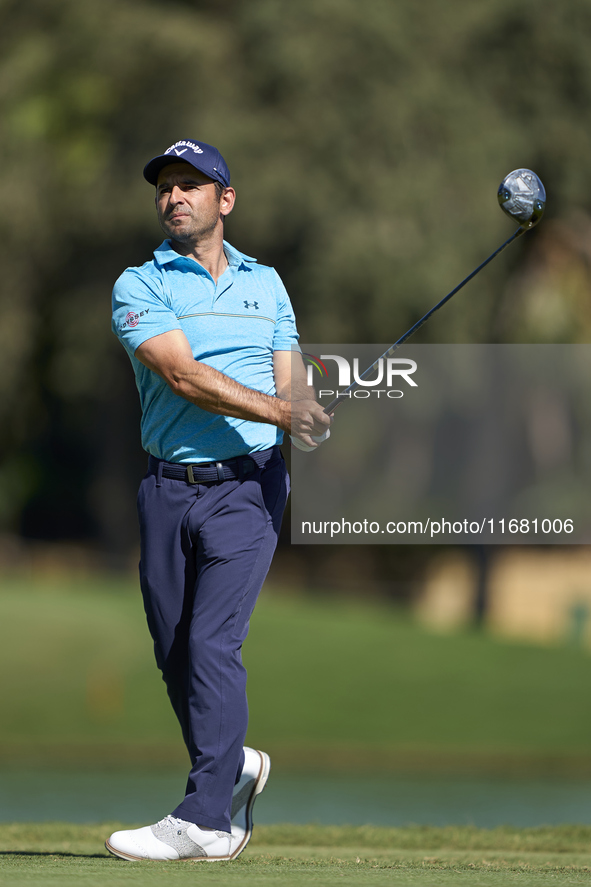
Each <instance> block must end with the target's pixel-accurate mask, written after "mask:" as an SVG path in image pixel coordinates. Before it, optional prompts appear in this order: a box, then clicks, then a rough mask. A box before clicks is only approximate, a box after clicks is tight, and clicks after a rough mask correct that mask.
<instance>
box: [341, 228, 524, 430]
mask: <svg viewBox="0 0 591 887" xmlns="http://www.w3.org/2000/svg"><path fill="white" fill-rule="evenodd" d="M527 230H528V229H527V228H523V227H521V226H519V228H518V229H517V231H515V232H514V233H513V234H512V235H511V237H509V238H508V239H507V240H506V241H505V242H504V243H503V244H502V245H501V246H500V247H499V248H498V249H496V250H495V251H494V253H491V254H490V256H489V257H488V259H485V260H484V262H482V264H480V265H479V266H478V268H475V269H474V271H472V273H471V274H469V275H468V276H467V277H465V278H464V279H463V280H462V282H461V283H459V284H458V285H457V286H456V288H455V289H453V290H452V291H451V292H450V293H448V294H447V296H444V297H443V299H441V301H440V302H437V304H436V305H434V306H433V308H431V310H430V311H427V313H426V314H424V315H423V317H421V319H420V320H417V322H416V323H415V324H414V326H411V328H410V329H409V330H407V331H406V332H405V333H404V335H402V336H401V337H400V338H399V339H398V340H397V341H396V342H394V344H393V345H390V347H389V348H388V350H387V351H384V353H383V354H382V355H381V356H380V357H378V358H377V360H375V361H374V362H373V363H372V365H371V366H369V367H368V368H367V369H366V370H364V372H363V373H362V374H361V376H360V377H359V379H360V381H358V382H357V381H356V382H352V383H351V384H350V385H349V387H348V388H345V390H344V391H342V392H341V393H340V394H339V395H337V397H335V399H334V400H331V402H330V403H329V404H328V406H327V407H325V408H324V412H325V413H332V412H334V410H336V408H337V407H338V405H339V404H340V403H342V402H343V401H344V400H345V398H347V397H348V396H349V394H350V393H351V392H352V391H355V389H356V388H359V385H360V384H361V381H362V380H363V379H365V378H366V376H369V374H370V373H371V372H372V371H373V370H375V369H376V367H377V366H378V364H379V362H380V360H385V358H387V357H392V355H393V354H394V352H395V351H396V349H397V348H399V347H400V345H403V344H404V343H405V342H406V340H407V339H410V337H411V336H412V335H413V333H416V331H417V330H418V329H420V327H422V325H423V324H424V323H425V322H426V321H427V320H429V318H430V317H431V315H432V314H435V312H436V311H438V310H439V308H441V307H442V306H443V305H445V303H446V302H449V300H450V299H451V297H452V296H455V294H456V293H457V292H459V290H461V289H462V287H463V286H465V285H466V284H467V283H469V281H471V280H472V278H473V277H476V275H477V274H478V272H479V271H482V269H483V268H484V267H486V265H488V263H489V262H492V260H493V259H494V258H495V257H496V256H498V255H499V253H502V252H503V250H504V249H506V248H507V247H508V246H509V244H510V243H513V241H514V240H517V238H518V237H520V236H521V235H522V234H523V233H524V231H527Z"/></svg>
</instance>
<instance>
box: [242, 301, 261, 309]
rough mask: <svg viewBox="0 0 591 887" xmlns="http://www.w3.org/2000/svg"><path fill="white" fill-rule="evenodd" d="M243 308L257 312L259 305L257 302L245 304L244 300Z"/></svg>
mask: <svg viewBox="0 0 591 887" xmlns="http://www.w3.org/2000/svg"><path fill="white" fill-rule="evenodd" d="M244 307H245V308H256V309H257V311H258V310H259V303H258V302H247V301H246V299H245V300H244Z"/></svg>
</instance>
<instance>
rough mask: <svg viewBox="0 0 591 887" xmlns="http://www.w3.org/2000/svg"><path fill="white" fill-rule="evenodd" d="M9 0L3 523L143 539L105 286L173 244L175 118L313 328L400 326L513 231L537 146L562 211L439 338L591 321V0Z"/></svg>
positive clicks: (335, 337) (1, 59) (552, 332)
mask: <svg viewBox="0 0 591 887" xmlns="http://www.w3.org/2000/svg"><path fill="white" fill-rule="evenodd" d="M0 12H1V13H2V20H3V27H2V30H1V32H0V109H1V114H0V119H1V121H2V123H1V129H2V139H1V141H0V179H1V182H2V193H3V196H4V209H5V211H4V213H3V214H2V217H1V218H0V232H1V237H0V251H1V262H2V271H3V273H2V288H1V293H0V310H1V316H2V321H1V324H0V421H1V423H2V429H3V434H2V443H3V461H2V463H1V465H0V521H2V522H3V525H4V527H5V528H12V529H13V530H17V531H18V530H24V531H25V532H27V533H29V534H31V535H43V534H44V533H45V534H51V533H53V534H54V535H58V536H59V535H62V536H64V535H65V536H68V535H70V536H71V535H76V534H95V535H96V534H98V535H100V536H101V537H102V539H103V541H105V542H106V543H107V544H108V545H109V546H110V547H111V548H112V549H114V548H117V546H118V545H119V546H123V547H124V546H125V545H127V544H128V543H129V539H130V531H129V529H128V527H129V526H130V525H131V524H132V523H133V516H132V514H131V513H130V506H129V504H128V503H129V502H131V501H132V500H133V493H132V490H133V488H134V486H135V482H136V479H137V473H138V465H139V464H140V463H139V457H138V453H137V436H138V435H137V430H136V423H137V418H138V416H137V406H136V403H135V396H134V392H133V390H132V382H131V374H130V371H129V367H128V365H127V363H126V358H125V356H124V354H123V352H122V350H121V349H120V346H118V345H117V343H116V342H115V340H114V338H113V337H112V335H111V333H110V331H109V294H110V289H111V286H112V283H113V281H114V280H115V278H116V277H117V276H118V275H119V273H120V272H121V271H122V270H123V269H124V268H125V267H126V266H128V265H132V264H138V263H141V262H143V261H145V260H146V258H149V256H150V254H151V251H152V249H153V248H154V247H155V246H156V245H157V244H158V243H159V240H160V236H161V235H160V233H159V230H158V228H157V225H156V222H155V215H154V211H153V206H152V194H151V191H150V188H149V186H148V185H147V184H146V183H145V182H144V181H143V179H142V176H141V169H142V167H143V165H144V163H145V162H146V161H147V160H148V159H149V158H150V157H151V156H153V155H155V154H157V153H160V152H161V151H162V150H163V149H164V148H165V147H167V146H168V145H169V144H171V143H172V142H173V141H175V140H177V139H178V138H183V137H195V138H201V139H203V140H205V141H208V142H210V143H213V144H216V145H219V147H220V148H221V149H222V151H223V153H224V155H225V157H226V159H227V161H228V163H229V166H230V169H231V170H232V177H233V184H235V186H236V188H237V191H238V203H237V207H236V209H235V211H234V213H233V216H232V218H231V219H230V221H229V229H228V231H229V239H230V240H231V241H232V242H233V243H234V244H235V245H236V246H237V247H238V248H240V249H242V250H244V251H245V252H248V253H251V254H253V255H256V256H257V257H258V258H259V259H260V260H262V261H265V262H267V263H269V264H274V265H275V266H276V267H277V268H278V270H279V271H280V273H281V274H282V276H283V278H284V280H285V282H286V284H287V286H288V289H289V291H290V293H291V295H292V299H293V302H294V304H295V306H296V311H297V314H298V318H299V322H300V329H301V332H302V336H303V339H304V341H305V339H308V341H313V340H314V341H326V342H330V341H332V342H339V341H341V342H344V341H376V342H387V341H390V340H392V339H395V338H397V336H398V335H399V334H400V333H401V332H403V331H404V330H405V329H406V328H407V327H408V326H409V325H410V324H411V323H412V322H414V320H416V319H417V318H418V317H419V316H420V315H421V314H423V313H424V311H426V310H427V309H428V308H429V307H431V305H432V304H434V302H435V301H437V300H438V299H439V298H441V296H443V295H444V294H445V293H446V292H447V291H449V290H450V289H451V288H452V287H453V286H455V284H456V283H458V281H459V280H461V279H462V278H463V277H464V276H465V275H466V274H467V273H468V272H469V271H470V270H472V268H473V267H474V266H475V265H476V264H478V263H479V262H480V261H481V260H482V259H483V258H485V257H486V256H487V255H488V254H489V253H490V252H491V251H492V250H493V249H494V248H495V247H496V246H497V245H499V244H500V243H501V242H502V240H504V239H505V238H506V237H507V236H508V235H509V233H511V232H510V228H508V223H507V220H506V219H505V218H504V217H503V216H502V214H501V213H500V212H499V211H498V210H497V209H496V188H497V186H498V183H499V182H500V181H501V179H502V178H503V176H504V175H505V174H506V173H507V172H509V171H510V170H511V169H514V168H516V167H519V166H527V167H531V168H533V169H535V170H536V171H537V172H538V173H539V174H540V176H541V177H542V179H543V180H544V182H545V184H546V187H547V190H548V194H549V202H548V211H547V212H548V216H549V219H548V221H546V222H544V225H543V227H541V228H540V229H539V230H536V232H534V233H532V234H530V235H528V237H527V238H523V239H522V240H521V241H520V242H519V244H518V245H517V246H516V247H515V248H513V251H512V253H511V254H510V255H509V254H505V255H504V256H503V258H501V259H499V260H498V261H497V262H496V263H495V264H494V265H493V266H491V267H490V268H489V269H487V271H486V273H485V274H483V275H482V276H481V277H479V278H478V282H477V283H476V284H475V285H473V286H472V290H471V292H468V291H465V292H464V293H463V294H462V295H461V296H458V298H457V300H454V301H453V302H452V303H450V305H449V306H448V307H447V308H446V309H445V312H441V314H440V315H438V316H437V321H436V322H434V323H433V324H431V325H427V326H426V327H425V328H424V330H423V331H421V337H422V340H423V341H515V340H519V339H521V340H524V341H586V339H587V337H588V335H589V332H590V330H591V312H590V311H589V309H588V307H587V305H588V296H589V287H590V285H591V278H590V272H589V247H588V243H589V240H588V236H587V235H588V234H589V229H590V223H589V214H590V213H591V187H590V186H591V154H590V152H589V135H588V133H589V108H590V107H591V102H590V99H591V57H590V56H589V52H588V46H587V37H586V35H587V34H588V33H589V29H590V26H591V7H590V6H589V4H588V3H586V2H585V0H572V2H571V3H569V4H556V3H555V2H551V0H538V2H536V3H534V2H533V0H525V2H523V3H521V4H520V5H519V6H518V7H516V6H515V4H514V3H510V2H508V0H489V2H487V3H485V4H470V5H467V4H466V3H464V2H460V0H448V2H447V3H445V4H441V3H439V2H437V0H426V2H425V3H421V4H416V3H412V2H410V0H401V2H397V3H394V2H392V0H368V2H367V3H364V4H359V3H356V2H353V0H300V2H298V3H289V2H287V0H215V2H214V0H201V2H200V0H185V2H180V0H177V2H174V0H166V2H164V0H160V2H157V0H117V2H115V0H97V2H96V3H92V4H91V3H80V2H77V0H52V2H50V3H48V2H47V0H24V2H22V0H21V2H16V0H1V2H0ZM583 232H586V234H585V235H583ZM524 254H525V255H524ZM541 278H543V279H541ZM126 503H127V504H126Z"/></svg>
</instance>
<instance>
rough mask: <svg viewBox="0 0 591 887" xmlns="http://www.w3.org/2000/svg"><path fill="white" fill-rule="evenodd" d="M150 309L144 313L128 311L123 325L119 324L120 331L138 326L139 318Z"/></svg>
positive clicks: (147, 309) (148, 310) (148, 311)
mask: <svg viewBox="0 0 591 887" xmlns="http://www.w3.org/2000/svg"><path fill="white" fill-rule="evenodd" d="M149 313H150V309H149V308H146V309H145V310H144V311H140V312H139V313H137V312H135V311H128V312H127V315H126V317H125V320H124V322H123V323H121V324H119V329H120V330H125V329H129V328H130V327H131V328H133V327H135V326H137V325H138V323H139V322H140V317H143V316H144V315H145V314H149Z"/></svg>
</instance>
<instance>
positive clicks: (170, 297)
mask: <svg viewBox="0 0 591 887" xmlns="http://www.w3.org/2000/svg"><path fill="white" fill-rule="evenodd" d="M224 251H225V253H226V256H227V258H228V262H229V265H228V267H227V268H226V270H225V271H224V273H223V274H222V275H221V277H220V278H219V279H218V282H217V284H216V283H215V282H214V280H213V277H212V276H211V275H210V274H209V272H208V271H206V270H205V268H203V266H202V265H200V264H199V263H198V262H196V261H195V260H194V259H189V258H186V257H184V256H180V255H179V254H178V253H177V252H175V250H174V249H173V248H172V246H171V244H170V241H169V240H165V241H164V243H163V244H161V245H160V246H159V247H158V249H157V250H155V251H154V259H153V261H150V262H146V263H145V264H144V265H142V266H141V267H139V268H127V270H126V271H124V272H123V274H122V275H121V277H120V278H119V279H118V280H117V282H116V284H115V287H114V289H113V323H112V329H113V332H114V333H115V335H116V336H118V338H119V339H120V340H121V342H122V344H123V346H124V348H125V350H126V351H127V353H128V355H129V357H130V359H131V362H132V364H133V368H134V372H135V379H136V384H137V387H138V391H139V394H140V401H141V406H142V446H143V447H144V449H145V450H146V451H147V452H148V453H151V454H152V455H153V456H156V457H157V458H158V459H166V461H168V462H186V463H197V462H211V461H215V460H222V459H231V458H232V457H233V456H241V455H246V454H247V453H251V452H255V451H257V450H265V449H268V448H269V447H272V446H274V445H275V444H277V443H281V441H282V439H283V433H282V432H281V431H280V430H279V429H278V428H276V427H275V426H274V425H266V424H263V423H261V422H250V421H246V420H244V419H234V418H231V417H229V416H218V415H215V414H214V413H209V412H207V410H202V409H201V408H200V407H198V406H195V404H192V403H190V402H189V401H188V400H185V399H184V398H182V397H179V396H178V395H176V394H173V392H172V391H171V390H170V388H169V387H168V385H167V384H166V382H164V380H163V379H161V378H160V376H158V375H157V374H156V373H154V372H152V371H151V370H149V369H148V368H147V367H146V366H144V364H143V363H141V361H139V360H138V359H137V358H136V357H135V351H136V349H137V348H138V347H139V346H140V345H141V344H142V343H143V342H145V341H146V340H147V339H151V338H152V337H153V336H158V335H160V334H161V333H166V332H169V331H170V330H182V331H183V332H184V333H185V335H186V337H187V339H188V340H189V343H190V345H191V349H192V351H193V356H194V358H195V360H198V361H201V362H202V363H206V364H208V365H209V366H211V367H214V369H216V370H219V371H220V372H222V373H225V375H227V376H230V377H231V378H232V379H235V380H236V381H237V382H239V383H240V384H241V385H245V386H246V387H247V388H254V389H255V390H257V391H262V392H264V393H265V394H270V395H274V394H275V382H274V378H273V352H274V351H290V350H291V349H292V346H296V347H297V341H298V334H297V330H296V326H295V318H294V314H293V309H292V307H291V303H290V301H289V296H288V295H287V292H286V290H285V287H284V286H283V283H282V282H281V279H280V277H279V275H278V274H277V272H276V271H275V270H274V268H269V267H267V266H266V265H259V264H258V263H257V261H256V259H252V258H250V257H249V256H246V255H244V254H243V253H241V252H239V251H238V250H236V249H234V248H233V247H232V246H230V244H228V243H226V242H225V241H224Z"/></svg>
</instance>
